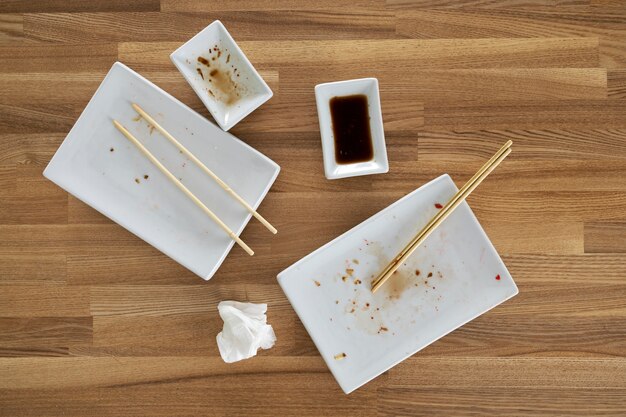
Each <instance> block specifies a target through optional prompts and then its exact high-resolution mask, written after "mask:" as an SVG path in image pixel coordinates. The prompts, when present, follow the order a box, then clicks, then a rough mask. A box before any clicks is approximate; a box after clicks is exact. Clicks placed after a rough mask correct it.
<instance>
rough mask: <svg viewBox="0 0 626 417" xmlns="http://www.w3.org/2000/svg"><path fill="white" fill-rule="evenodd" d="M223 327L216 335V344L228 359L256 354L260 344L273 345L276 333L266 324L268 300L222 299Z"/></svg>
mask: <svg viewBox="0 0 626 417" xmlns="http://www.w3.org/2000/svg"><path fill="white" fill-rule="evenodd" d="M217 310H218V311H219V313H220V317H222V320H224V328H223V329H222V331H221V332H220V333H218V335H217V346H218V347H219V349H220V355H222V359H224V362H226V363H232V362H237V361H240V360H242V359H248V358H251V357H253V356H255V355H256V353H257V350H259V348H262V349H269V348H271V347H272V346H274V342H275V341H276V335H275V334H274V329H272V326H271V325H269V324H267V316H266V315H265V312H266V311H267V304H252V303H240V302H238V301H222V302H221V303H219V305H218V306H217Z"/></svg>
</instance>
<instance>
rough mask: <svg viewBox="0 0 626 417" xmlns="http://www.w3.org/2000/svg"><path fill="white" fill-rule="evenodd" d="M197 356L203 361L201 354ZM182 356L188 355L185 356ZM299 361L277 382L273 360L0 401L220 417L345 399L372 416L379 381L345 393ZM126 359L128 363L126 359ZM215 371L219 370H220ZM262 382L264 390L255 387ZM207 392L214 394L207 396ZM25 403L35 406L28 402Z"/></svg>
mask: <svg viewBox="0 0 626 417" xmlns="http://www.w3.org/2000/svg"><path fill="white" fill-rule="evenodd" d="M197 359H200V360H203V358H197ZM157 360H158V359H157ZM168 361H169V360H168V359H166V361H165V363H164V364H165V365H168ZM182 361H185V359H181V362H182ZM297 362H298V359H296V358H285V359H279V360H276V361H275V362H274V363H275V365H274V367H273V369H272V371H271V372H280V371H278V370H277V369H276V368H278V369H285V366H284V365H282V364H283V363H287V364H290V366H289V368H290V369H295V368H296V367H295V366H294V365H293V364H295V363H297ZM205 363H206V362H205ZM299 363H300V367H301V369H302V370H301V371H298V372H299V373H292V372H289V370H286V372H280V375H281V376H280V379H281V383H280V384H276V383H275V381H274V380H273V378H272V377H271V376H270V375H274V374H270V375H263V373H264V372H267V371H269V370H270V366H271V365H267V366H266V369H267V371H266V370H264V369H263V368H260V367H257V370H251V372H248V373H245V372H241V373H239V374H238V375H235V376H227V375H220V376H216V377H214V378H206V377H202V376H192V377H191V378H189V377H182V378H177V380H178V382H173V381H171V382H169V383H168V382H165V383H163V384H158V383H157V384H135V385H132V384H128V385H126V386H117V387H116V386H113V387H94V388H84V387H82V388H81V387H76V388H72V389H71V390H69V389H66V390H49V389H44V390H31V392H30V395H26V394H25V391H24V390H7V394H10V398H11V401H10V402H9V401H8V400H4V399H0V401H1V403H0V404H1V405H2V407H3V410H6V411H7V413H11V412H13V411H21V410H24V411H22V414H23V415H29V414H26V413H32V415H37V416H40V415H42V414H46V413H47V412H49V410H55V411H56V412H58V411H59V410H61V411H62V412H63V414H64V415H66V416H84V415H85V413H89V412H90V413H93V412H94V410H95V411H97V414H98V415H99V416H119V415H132V414H142V413H145V412H149V413H150V414H151V415H154V416H164V417H165V416H167V417H172V416H176V417H178V416H181V417H182V416H188V415H189V414H190V413H191V414H193V415H197V414H202V413H206V412H207V410H210V411H211V414H213V415H216V416H229V415H233V414H239V413H240V412H241V411H242V409H243V410H244V412H245V413H246V414H252V413H254V414H256V415H259V416H270V417H271V416H276V415H293V414H294V412H295V411H297V414H298V415H301V416H311V417H317V416H329V417H330V416H335V415H337V414H336V413H337V407H336V406H335V404H336V403H337V402H341V404H342V406H341V407H340V409H341V410H342V411H343V410H350V412H351V414H352V415H355V416H371V415H374V412H375V401H376V390H375V388H374V387H373V386H375V385H377V383H376V382H374V383H373V384H372V388H368V389H366V390H360V391H357V392H355V393H354V394H353V395H350V396H345V395H344V394H343V393H341V391H340V390H339V389H338V388H337V386H336V385H332V384H333V381H332V377H331V376H330V374H328V373H326V372H317V371H316V370H308V369H309V368H310V366H308V364H307V361H301V362H299ZM126 364H127V366H128V362H126ZM209 365H211V364H210V363H209ZM102 366H105V365H104V364H103V365H102ZM144 366H145V365H144ZM169 366H175V365H169ZM130 367H134V368H137V367H136V366H135V365H130ZM205 368H208V366H207V367H204V366H203V368H199V369H198V370H197V371H196V372H195V375H198V373H200V372H201V371H202V369H205ZM232 368H237V366H234V367H233V366H229V368H223V370H224V371H225V370H226V369H229V370H230V369H232ZM249 369H250V368H249ZM138 371H139V370H138ZM217 371H218V372H219V371H220V369H218V370H217ZM126 374H128V371H126ZM173 383H174V384H177V385H178V386H179V387H180V390H176V393H175V395H173V394H172V391H171V388H172V386H171V384H173ZM259 386H262V387H264V388H265V389H262V390H257V389H254V387H259ZM207 393H211V394H208V395H207ZM29 397H30V398H31V399H30V401H29V400H28V398H29ZM33 398H34V400H33ZM25 404H31V405H30V406H25ZM300 410H302V411H300Z"/></svg>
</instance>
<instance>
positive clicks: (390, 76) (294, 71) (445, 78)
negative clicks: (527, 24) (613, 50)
mask: <svg viewBox="0 0 626 417" xmlns="http://www.w3.org/2000/svg"><path fill="white" fill-rule="evenodd" d="M280 74H281V99H284V97H285V94H289V95H293V96H294V101H295V97H296V96H300V97H298V101H303V98H302V97H303V96H304V95H306V94H308V95H310V94H312V92H313V89H314V87H315V85H316V84H320V83H323V82H327V81H329V80H341V79H347V78H350V77H352V78H366V77H367V76H370V75H371V74H372V72H371V68H369V67H364V68H361V69H353V68H350V67H346V66H345V65H325V66H324V68H323V69H322V68H321V67H320V66H318V65H316V66H315V67H313V70H312V71H310V72H307V73H306V74H302V70H301V69H300V68H299V67H298V66H293V67H281V69H280ZM378 82H379V85H380V92H381V103H382V108H383V112H385V110H386V109H387V106H389V105H392V104H393V103H394V102H396V101H397V100H398V99H399V98H404V97H407V98H410V99H411V100H413V101H417V102H430V101H458V100H480V99H483V98H484V97H489V99H490V100H516V101H517V100H542V99H577V98H578V99H585V98H588V99H603V98H606V97H607V74H606V70H604V69H601V68H585V69H578V68H549V69H546V68H529V69H517V68H515V69H512V68H507V69H450V70H414V71H411V72H408V73H407V72H406V68H405V67H395V68H394V69H389V70H387V71H385V72H384V73H382V74H381V75H380V76H378Z"/></svg>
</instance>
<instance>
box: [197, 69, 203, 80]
mask: <svg viewBox="0 0 626 417" xmlns="http://www.w3.org/2000/svg"><path fill="white" fill-rule="evenodd" d="M196 71H198V74H200V77H202V79H203V80H204V74H203V73H202V70H201V69H200V68H196Z"/></svg>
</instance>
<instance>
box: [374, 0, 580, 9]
mask: <svg viewBox="0 0 626 417" xmlns="http://www.w3.org/2000/svg"><path fill="white" fill-rule="evenodd" d="M385 4H386V5H387V7H389V8H394V9H414V8H416V9H422V8H428V9H435V8H436V9H438V8H450V9H456V8H481V9H482V8H486V9H491V8H494V9H495V8H504V9H508V8H526V7H529V8H536V7H541V6H546V7H554V8H557V7H556V6H558V8H557V10H558V9H560V8H562V7H563V6H586V5H588V4H589V0H502V1H494V0H459V1H455V0H385Z"/></svg>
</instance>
